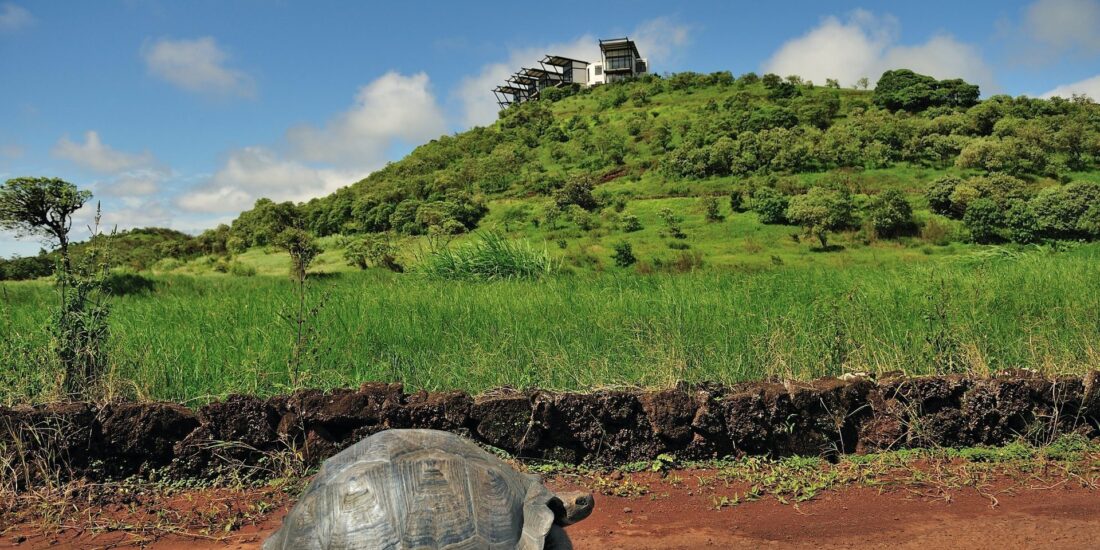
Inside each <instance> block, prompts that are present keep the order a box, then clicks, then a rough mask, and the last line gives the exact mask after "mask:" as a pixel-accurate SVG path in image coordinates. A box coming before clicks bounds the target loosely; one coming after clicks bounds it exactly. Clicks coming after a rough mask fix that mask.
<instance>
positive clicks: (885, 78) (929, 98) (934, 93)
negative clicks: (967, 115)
mask: <svg viewBox="0 0 1100 550" xmlns="http://www.w3.org/2000/svg"><path fill="white" fill-rule="evenodd" d="M978 95H979V90H978V87H977V86H975V85H973V84H968V83H966V82H965V81H963V80H960V79H952V80H936V79H935V78H932V77H930V76H927V75H922V74H918V73H915V72H913V71H910V70H908V69H897V70H893V71H886V72H884V73H882V76H881V77H879V79H878V83H876V84H875V93H874V96H873V99H872V101H874V102H875V105H878V106H879V107H882V108H884V109H890V110H892V111H896V110H905V111H910V112H918V111H923V110H925V109H928V108H929V107H937V106H947V107H970V106H971V105H974V104H975V103H977V102H978Z"/></svg>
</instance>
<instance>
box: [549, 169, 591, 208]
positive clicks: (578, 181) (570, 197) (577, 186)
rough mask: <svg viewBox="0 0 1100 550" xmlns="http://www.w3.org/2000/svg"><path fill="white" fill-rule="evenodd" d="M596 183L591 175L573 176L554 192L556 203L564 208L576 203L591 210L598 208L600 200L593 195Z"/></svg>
mask: <svg viewBox="0 0 1100 550" xmlns="http://www.w3.org/2000/svg"><path fill="white" fill-rule="evenodd" d="M594 185H595V183H594V182H593V181H592V179H591V178H589V177H579V178H573V179H572V180H570V181H569V182H567V183H566V184H565V186H564V187H562V188H561V189H559V190H558V191H557V192H556V193H554V204H556V205H557V207H558V208H559V209H562V210H565V209H566V208H568V207H569V206H570V205H576V206H578V207H580V208H583V209H584V210H587V211H589V212H591V211H594V210H598V209H599V207H600V204H599V201H597V200H596V197H594V196H592V188H593V187H594Z"/></svg>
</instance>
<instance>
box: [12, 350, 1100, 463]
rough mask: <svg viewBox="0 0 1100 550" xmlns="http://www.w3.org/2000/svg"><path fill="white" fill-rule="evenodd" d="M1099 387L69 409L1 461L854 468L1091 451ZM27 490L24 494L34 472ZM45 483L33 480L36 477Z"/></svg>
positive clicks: (853, 387) (1011, 376)
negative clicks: (281, 458) (951, 456)
mask: <svg viewBox="0 0 1100 550" xmlns="http://www.w3.org/2000/svg"><path fill="white" fill-rule="evenodd" d="M1098 421H1100V372H1092V373H1089V374H1088V375H1086V376H1084V377H1061V378H1056V379H1049V378H1041V377H1038V376H1035V375H1032V374H1030V373H1028V372H1026V371H1023V372H1017V373H1006V374H1004V375H1002V376H997V377H993V378H982V379H975V378H966V377H959V376H941V377H924V378H904V377H884V378H880V379H879V380H877V381H875V380H871V379H865V378H854V379H850V380H847V381H844V380H839V379H835V378H827V379H820V380H816V381H814V382H809V383H799V382H787V383H744V384H736V385H732V386H723V385H716V384H701V385H687V384H681V385H679V386H678V387H676V388H672V389H665V390H642V389H636V390H605V391H596V392H592V393H562V392H549V391H539V390H534V391H516V390H496V391H493V392H489V393H486V394H483V395H480V396H470V395H468V394H466V393H463V392H441V393H427V392H417V393H411V394H409V393H405V392H404V390H403V388H402V386H401V385H399V384H364V385H363V386H362V387H361V388H359V389H358V390H349V389H341V390H332V391H327V392H325V391H320V390H302V391H298V392H295V393H293V394H291V395H284V396H276V397H272V398H269V399H261V398H257V397H250V396H231V397H229V398H227V399H226V400H224V401H216V402H213V403H210V404H208V405H205V406H203V407H201V408H199V409H197V410H192V409H188V408H186V407H183V406H180V405H177V404H172V403H131V402H122V403H111V404H107V405H104V406H96V405H93V404H89V403H65V404H54V405H43V406H37V407H17V408H11V409H0V452H3V453H6V454H7V459H8V460H12V459H16V460H18V461H22V462H24V463H28V462H30V461H31V460H32V459H33V460H38V461H39V462H41V463H42V464H50V465H51V466H50V467H52V468H58V469H60V471H62V472H63V474H65V475H67V476H85V477H88V478H92V479H105V478H119V477H126V476H130V475H135V474H137V475H150V474H151V473H152V472H157V473H158V474H157V475H162V476H164V475H167V476H170V477H203V476H211V475H216V474H217V473H218V472H224V471H226V470H227V469H232V468H236V469H237V470H236V471H240V469H241V468H245V469H248V468H255V469H256V471H257V472H260V473H263V471H264V470H263V469H264V468H265V467H274V466H265V464H270V462H271V460H272V457H273V456H277V455H278V454H279V453H281V452H285V451H292V452H296V453H301V455H302V456H304V457H305V459H306V460H307V461H309V462H311V463H316V462H319V461H320V460H323V459H324V458H326V457H328V456H331V455H332V454H334V453H336V452H338V451H339V450H340V449H342V448H344V447H346V446H348V445H350V444H352V443H354V442H356V441H359V440H360V439H362V438H364V437H366V436H368V435H371V434H373V433H376V432H378V431H380V430H385V429H389V428H433V429H440V430H448V431H452V432H455V433H459V434H462V435H465V436H468V437H471V438H474V439H475V440H477V441H479V442H481V443H485V444H488V445H492V446H494V447H498V448H500V449H503V450H505V451H507V452H509V453H512V454H513V455H516V456H518V457H520V458H529V459H544V460H555V461H560V462H566V463H574V464H581V463H585V464H599V465H613V464H621V463H625V462H632V461H638V460H650V459H653V458H655V457H656V456H657V455H658V454H661V453H669V454H673V455H675V456H676V457H677V458H680V459H706V458H715V457H722V456H730V455H743V454H755V455H765V454H766V455H772V456H784V455H792V454H800V455H824V456H836V455H837V454H842V453H861V452H870V451H877V450H885V449H896V448H905V447H926V446H951V447H957V446H970V445H982V444H984V445H996V444H1001V443H1005V442H1008V441H1011V440H1013V439H1016V438H1020V437H1024V438H1027V439H1030V440H1032V441H1035V442H1039V443H1041V442H1044V441H1050V440H1052V439H1053V438H1054V437H1056V436H1057V435H1059V434H1063V433H1069V432H1077V433H1081V434H1084V435H1086V436H1088V437H1098V436H1100V423H1098ZM29 470H30V471H31V472H32V473H29V474H27V476H28V479H27V480H25V481H26V482H27V483H33V479H30V477H33V475H34V474H33V471H34V470H35V469H34V468H31V469H29ZM38 470H42V468H38Z"/></svg>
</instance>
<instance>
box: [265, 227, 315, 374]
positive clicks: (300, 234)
mask: <svg viewBox="0 0 1100 550" xmlns="http://www.w3.org/2000/svg"><path fill="white" fill-rule="evenodd" d="M275 244H276V246H278V247H279V248H281V249H283V250H285V251H286V252H287V254H289V255H290V278H291V280H293V281H294V289H295V294H296V298H297V304H296V306H295V307H294V308H293V314H284V315H283V318H284V319H285V320H286V321H288V322H289V323H290V324H291V326H292V327H293V330H294V345H293V351H292V352H291V356H290V360H289V361H288V362H287V370H288V375H289V377H288V378H289V382H290V385H291V387H297V386H298V385H299V383H300V381H301V380H300V375H301V370H302V360H303V357H304V355H306V354H307V353H309V352H311V351H312V352H314V353H315V352H316V348H315V347H314V346H313V342H314V340H315V338H316V337H317V335H318V334H319V331H318V330H317V326H316V323H315V321H316V319H317V316H318V314H319V313H320V310H321V307H322V306H323V305H324V302H323V301H321V302H319V303H318V304H316V305H315V306H314V307H312V308H307V306H306V277H307V276H308V273H309V266H310V265H311V264H312V263H313V260H314V259H316V258H317V256H318V255H320V254H321V252H322V249H321V247H320V246H318V245H317V243H316V242H315V241H314V240H313V237H312V236H311V235H310V234H309V233H306V232H305V231H303V230H301V229H297V228H291V229H287V230H284V231H283V232H282V233H280V234H279V236H278V237H277V238H276V240H275Z"/></svg>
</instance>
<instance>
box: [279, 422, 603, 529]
mask: <svg viewBox="0 0 1100 550" xmlns="http://www.w3.org/2000/svg"><path fill="white" fill-rule="evenodd" d="M594 504H595V502H594V500H593V499H592V495H591V494H589V493H560V494H554V493H552V492H551V491H550V490H549V489H547V488H546V487H545V486H543V485H542V483H540V482H539V479H538V478H537V477H536V476H533V475H529V474H523V473H520V472H518V471H516V470H515V469H513V468H512V467H510V466H508V465H507V464H505V463H504V461H502V460H500V459H499V458H497V457H495V456H493V455H492V454H490V453H488V452H486V451H485V450H483V449H481V448H480V447H478V446H477V445H475V444H474V443H472V442H471V441H469V440H467V439H464V438H462V437H459V436H457V435H454V434H451V433H448V432H441V431H436V430H386V431H383V432H379V433H377V434H375V435H372V436H370V437H368V438H366V439H364V440H363V441H360V442H359V443H356V444H355V445H353V446H351V447H348V448H347V449H345V450H343V451H342V452H340V453H339V454H337V455H335V456H333V457H332V458H330V459H328V460H326V461H325V463H324V464H323V465H322V466H321V471H320V472H319V473H318V474H317V477H316V478H315V479H314V480H313V482H312V483H310V485H309V487H307V488H306V490H305V492H304V493H303V494H302V498H301V500H299V501H298V504H297V505H295V506H294V508H293V509H292V510H291V511H290V513H289V514H287V516H286V518H285V519H284V520H283V525H282V527H281V528H280V529H279V530H278V531H276V532H275V534H273V535H272V536H271V537H270V538H269V539H267V541H265V542H264V545H263V550H322V549H323V550H338V549H339V550H343V549H349V550H350V549H367V548H370V549H375V548H378V549H383V548H385V549H395V550H396V549H412V548H417V549H456V550H457V549H474V548H490V549H494V550H495V549H501V550H503V549H508V550H511V549H513V548H516V549H522V550H541V549H544V548H545V549H553V550H561V549H571V548H572V547H573V546H572V544H571V543H570V542H569V538H568V537H567V536H566V535H565V531H564V529H562V528H563V527H565V526H566V525H570V524H572V523H575V522H577V521H580V520H582V519H584V518H586V517H588V514H590V513H591V512H592V507H593V506H594Z"/></svg>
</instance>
